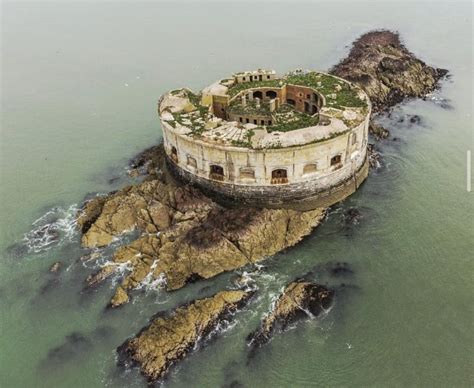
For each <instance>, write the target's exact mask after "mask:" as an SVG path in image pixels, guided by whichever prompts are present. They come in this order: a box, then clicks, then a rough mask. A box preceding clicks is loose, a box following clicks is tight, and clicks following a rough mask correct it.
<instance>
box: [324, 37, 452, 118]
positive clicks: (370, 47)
mask: <svg viewBox="0 0 474 388" xmlns="http://www.w3.org/2000/svg"><path fill="white" fill-rule="evenodd" d="M331 73H332V74H335V75H338V76H340V77H343V78H346V79H348V80H349V81H352V82H354V83H356V84H358V85H360V86H361V87H362V88H364V89H365V91H366V92H367V94H368V95H369V97H370V100H371V102H372V106H373V111H374V112H378V111H383V110H386V109H387V108H389V107H390V106H392V105H395V104H398V103H399V102H401V101H402V100H404V99H405V98H409V97H425V96H426V95H427V94H428V93H430V92H432V91H433V90H434V89H435V88H436V87H437V85H438V81H439V80H440V79H441V78H442V77H444V76H445V75H446V74H447V73H448V71H447V70H444V69H436V68H433V67H431V66H428V65H427V64H426V63H424V62H423V61H421V60H419V59H418V58H416V57H415V56H414V55H413V54H412V53H411V52H410V51H408V49H407V48H406V47H405V46H404V45H403V44H402V43H401V41H400V37H399V35H398V34H397V33H395V32H391V31H387V30H380V31H371V32H368V33H366V34H364V35H362V36H361V37H360V38H359V39H358V40H356V41H355V42H354V44H353V47H352V49H351V51H350V52H349V55H348V56H347V57H346V58H345V59H344V60H342V61H341V62H340V63H339V64H338V65H336V66H335V67H334V68H333V69H332V70H331Z"/></svg>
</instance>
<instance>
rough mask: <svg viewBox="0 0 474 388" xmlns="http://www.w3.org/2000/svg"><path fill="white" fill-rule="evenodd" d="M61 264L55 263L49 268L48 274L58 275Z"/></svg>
mask: <svg viewBox="0 0 474 388" xmlns="http://www.w3.org/2000/svg"><path fill="white" fill-rule="evenodd" d="M61 266H62V265H61V262H60V261H57V262H56V263H54V264H53V265H52V266H51V267H50V268H49V272H51V273H58V272H59V270H60V269H61Z"/></svg>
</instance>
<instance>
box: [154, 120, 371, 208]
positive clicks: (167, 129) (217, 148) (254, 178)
mask: <svg viewBox="0 0 474 388" xmlns="http://www.w3.org/2000/svg"><path fill="white" fill-rule="evenodd" d="M368 124H369V115H367V117H366V119H365V120H364V121H363V122H362V123H360V124H359V125H358V126H356V127H355V128H353V129H352V130H350V131H348V132H347V133H344V134H340V135H338V136H337V137H334V138H332V139H328V140H324V141H319V142H316V143H312V144H306V145H301V146H294V147H287V148H273V149H247V148H242V147H233V146H229V145H226V146H221V145H219V144H212V143H209V142H204V141H200V140H196V139H192V138H189V137H187V136H184V135H180V134H177V133H176V132H175V131H174V130H173V128H172V127H171V126H170V125H169V124H168V123H167V122H165V121H162V129H163V135H164V144H165V150H166V154H167V155H168V158H169V166H170V168H171V170H172V171H173V172H174V173H175V174H176V175H178V176H180V177H181V178H182V179H184V180H186V181H189V182H191V183H194V184H197V185H198V186H200V187H201V188H202V189H203V190H204V191H206V192H207V193H208V194H215V195H217V196H224V197H227V198H229V197H233V198H235V199H238V200H241V201H243V202H247V203H249V204H251V205H255V206H267V207H272V206H274V207H296V208H300V209H310V208H315V207H319V206H329V205H331V204H333V203H335V202H338V201H340V200H342V199H344V198H345V197H347V196H348V195H350V194H352V193H353V192H354V191H355V190H356V189H357V187H358V186H359V185H360V184H361V183H362V181H363V180H364V179H365V178H366V176H367V174H368V161H367V136H368Z"/></svg>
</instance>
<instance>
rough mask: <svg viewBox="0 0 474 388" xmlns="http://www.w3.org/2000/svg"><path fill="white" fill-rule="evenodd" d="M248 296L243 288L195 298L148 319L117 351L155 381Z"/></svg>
mask: <svg viewBox="0 0 474 388" xmlns="http://www.w3.org/2000/svg"><path fill="white" fill-rule="evenodd" d="M251 295H252V294H251V293H250V292H244V291H221V292H219V293H217V294H215V295H214V296H212V297H210V298H206V299H198V300H195V301H193V302H191V303H190V304H188V305H186V306H183V307H179V308H177V309H176V310H174V311H173V312H172V313H171V314H169V315H167V316H164V317H163V316H161V317H156V318H154V319H152V320H151V322H150V324H149V325H148V326H147V327H145V328H144V329H142V330H141V331H140V333H138V335H137V336H136V337H134V338H132V339H129V340H128V341H126V342H125V343H124V344H123V345H121V346H120V347H119V348H118V350H117V351H118V352H119V355H120V357H121V358H122V359H123V361H125V362H126V361H127V360H131V361H132V363H133V364H138V365H139V366H140V369H141V371H142V373H143V374H144V375H145V376H146V377H147V378H148V379H149V380H150V381H155V380H158V379H160V378H162V377H163V376H164V375H165V374H166V373H167V372H168V370H169V368H170V367H171V366H172V365H173V364H174V363H175V362H177V361H179V360H181V359H183V358H184V357H186V356H187V355H188V353H189V352H190V351H191V350H192V349H193V348H194V347H195V345H196V344H197V343H198V342H199V341H200V340H202V339H203V338H205V337H206V336H208V335H209V334H210V333H211V332H212V330H213V329H215V328H216V326H217V325H218V324H219V323H220V322H222V321H223V320H224V319H228V317H229V315H231V314H232V313H234V312H235V311H236V310H237V309H238V308H241V307H242V306H243V305H244V304H245V303H246V302H247V301H248V299H249V298H250V297H251Z"/></svg>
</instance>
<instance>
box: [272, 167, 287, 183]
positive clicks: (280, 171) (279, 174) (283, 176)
mask: <svg viewBox="0 0 474 388" xmlns="http://www.w3.org/2000/svg"><path fill="white" fill-rule="evenodd" d="M284 183H288V176H287V172H286V170H285V169H284V168H277V169H276V170H273V171H272V180H271V184H272V185H281V184H284Z"/></svg>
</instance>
